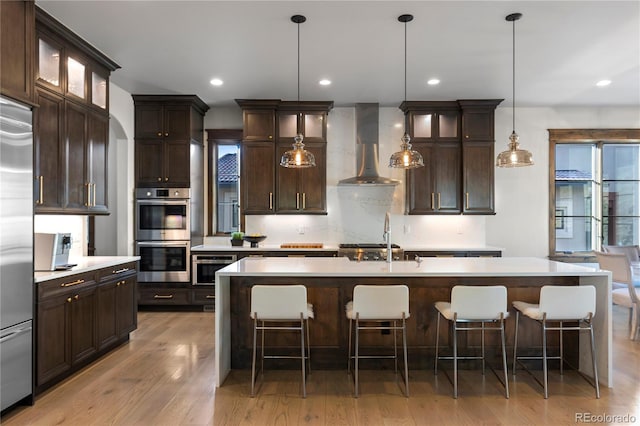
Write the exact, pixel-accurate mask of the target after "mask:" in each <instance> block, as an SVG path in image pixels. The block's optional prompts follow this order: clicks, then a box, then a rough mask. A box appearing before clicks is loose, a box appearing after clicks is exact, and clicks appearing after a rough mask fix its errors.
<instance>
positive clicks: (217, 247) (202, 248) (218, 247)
mask: <svg viewBox="0 0 640 426" xmlns="http://www.w3.org/2000/svg"><path fill="white" fill-rule="evenodd" d="M401 247H402V249H403V250H404V251H502V250H503V249H501V248H499V247H425V246H420V247H404V246H401ZM338 248H339V247H338V246H337V245H327V244H325V245H324V246H323V247H322V248H282V247H280V245H276V244H260V245H259V246H258V247H249V244H248V243H247V244H245V245H243V246H235V247H234V246H232V245H231V243H228V244H202V245H198V246H193V247H191V251H192V252H206V251H223V252H224V251H279V250H286V251H337V250H338Z"/></svg>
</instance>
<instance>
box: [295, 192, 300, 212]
mask: <svg viewBox="0 0 640 426" xmlns="http://www.w3.org/2000/svg"><path fill="white" fill-rule="evenodd" d="M296 210H300V193H299V192H296Z"/></svg>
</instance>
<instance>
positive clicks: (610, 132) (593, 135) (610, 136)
mask: <svg viewBox="0 0 640 426" xmlns="http://www.w3.org/2000/svg"><path fill="white" fill-rule="evenodd" d="M547 130H548V132H549V218H548V219H549V220H548V223H549V259H551V260H559V261H563V262H572V263H583V262H589V263H593V262H596V258H595V255H594V253H593V251H586V252H574V253H571V254H563V253H559V252H556V227H555V222H556V218H555V212H556V158H555V153H556V145H558V144H580V143H585V144H596V145H600V146H602V145H603V144H605V143H606V144H609V143H611V144H614V143H615V144H626V143H628V144H638V143H640V129H547ZM598 155H599V157H600V159H599V161H600V162H601V154H598ZM600 167H601V164H600ZM596 181H597V182H598V183H599V184H600V191H599V193H598V194H593V196H594V197H598V200H599V201H598V202H597V203H596V204H597V205H598V206H601V202H602V189H601V188H602V187H601V184H602V176H601V170H597V175H596ZM601 210H602V209H601V208H599V210H597V211H596V212H595V216H596V217H598V218H600V219H601V218H602V211H601ZM600 228H602V223H601V224H600ZM599 232H600V237H601V236H602V235H601V234H602V229H600V231H599ZM597 244H598V247H596V248H597V249H600V247H599V245H601V244H602V241H601V238H598V239H597Z"/></svg>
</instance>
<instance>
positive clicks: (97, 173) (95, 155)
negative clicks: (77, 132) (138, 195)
mask: <svg viewBox="0 0 640 426" xmlns="http://www.w3.org/2000/svg"><path fill="white" fill-rule="evenodd" d="M87 130H88V152H87V166H88V182H89V183H90V184H91V188H90V191H89V192H90V195H91V199H90V200H89V204H90V210H91V212H92V213H103V214H106V213H108V212H109V211H108V210H109V209H108V200H107V193H108V188H107V185H108V182H109V179H108V169H107V165H108V161H109V159H108V145H109V119H108V118H107V117H106V116H103V115H100V114H95V113H93V114H89V123H88V126H87Z"/></svg>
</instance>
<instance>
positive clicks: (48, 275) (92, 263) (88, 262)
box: [34, 256, 140, 283]
mask: <svg viewBox="0 0 640 426" xmlns="http://www.w3.org/2000/svg"><path fill="white" fill-rule="evenodd" d="M138 260H140V256H88V257H81V258H73V259H69V263H76V264H77V266H74V267H73V268H71V269H69V270H66V271H36V272H34V282H35V283H41V282H45V281H50V280H55V279H58V278H64V277H69V276H72V275H77V274H82V273H85V272H91V271H95V270H97V269H102V268H108V267H110V266H116V265H122V264H123V263H129V262H137V261H138Z"/></svg>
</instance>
